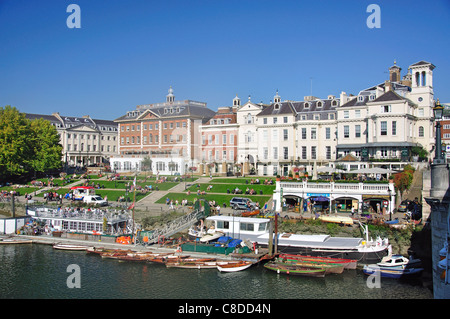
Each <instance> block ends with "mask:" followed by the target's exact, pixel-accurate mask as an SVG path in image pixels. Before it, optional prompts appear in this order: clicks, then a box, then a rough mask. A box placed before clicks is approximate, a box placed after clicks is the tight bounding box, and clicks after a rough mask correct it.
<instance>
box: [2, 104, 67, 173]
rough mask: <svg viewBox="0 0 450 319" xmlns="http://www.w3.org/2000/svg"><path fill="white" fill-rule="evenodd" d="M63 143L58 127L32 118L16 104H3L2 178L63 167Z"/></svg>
mask: <svg viewBox="0 0 450 319" xmlns="http://www.w3.org/2000/svg"><path fill="white" fill-rule="evenodd" d="M61 151H62V146H61V145H60V144H59V135H58V132H57V131H56V128H55V127H53V126H52V125H51V124H50V122H49V121H45V120H43V119H40V120H34V121H30V120H28V119H27V118H26V117H25V114H23V113H20V112H19V111H18V110H17V109H16V108H15V107H11V106H9V105H8V106H5V107H4V108H0V179H2V180H7V179H10V178H17V177H19V176H22V175H25V174H28V173H32V172H45V171H47V170H52V169H59V168H61V165H62V162H61V156H62V153H61Z"/></svg>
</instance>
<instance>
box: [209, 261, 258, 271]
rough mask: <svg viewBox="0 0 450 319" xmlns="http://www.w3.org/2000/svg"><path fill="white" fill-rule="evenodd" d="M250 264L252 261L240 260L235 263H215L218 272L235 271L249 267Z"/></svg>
mask: <svg viewBox="0 0 450 319" xmlns="http://www.w3.org/2000/svg"><path fill="white" fill-rule="evenodd" d="M251 265H253V263H251V262H249V261H244V260H242V261H239V262H236V263H228V264H217V270H219V271H220V272H237V271H241V270H245V269H247V268H249V267H251Z"/></svg>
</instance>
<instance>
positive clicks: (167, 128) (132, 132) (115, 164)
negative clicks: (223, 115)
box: [111, 88, 215, 175]
mask: <svg viewBox="0 0 450 319" xmlns="http://www.w3.org/2000/svg"><path fill="white" fill-rule="evenodd" d="M214 114H215V112H214V111H212V110H210V109H209V108H207V106H206V103H204V102H196V101H192V100H181V101H175V96H174V95H173V90H172V88H170V89H169V94H168V95H167V96H166V102H164V103H154V104H145V105H138V106H137V107H136V109H135V110H132V111H129V112H127V113H126V114H125V115H123V116H121V117H119V118H117V119H116V120H114V121H115V122H116V123H118V126H119V132H118V155H117V156H116V157H114V158H111V162H112V163H111V168H112V169H116V170H117V171H139V170H141V161H142V159H143V158H146V157H149V158H150V159H151V161H152V165H151V171H153V172H154V173H155V174H156V173H157V172H159V173H161V174H169V175H172V174H177V173H180V174H184V173H185V171H186V169H188V167H191V166H197V164H198V161H199V158H200V154H198V153H199V145H200V136H199V128H200V126H201V125H203V124H205V123H207V122H208V121H209V120H210V119H211V118H212V117H213V116H214Z"/></svg>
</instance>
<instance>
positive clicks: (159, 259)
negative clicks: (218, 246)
mask: <svg viewBox="0 0 450 319" xmlns="http://www.w3.org/2000/svg"><path fill="white" fill-rule="evenodd" d="M189 257H190V256H189V255H184V256H180V255H173V254H170V255H165V256H155V257H153V258H148V259H147V261H148V262H152V263H159V264H164V263H166V262H177V261H180V260H187V259H188V258H189ZM207 260H208V261H212V260H215V258H207Z"/></svg>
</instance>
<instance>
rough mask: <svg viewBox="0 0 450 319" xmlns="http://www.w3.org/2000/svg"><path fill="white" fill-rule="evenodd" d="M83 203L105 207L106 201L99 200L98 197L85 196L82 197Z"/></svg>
mask: <svg viewBox="0 0 450 319" xmlns="http://www.w3.org/2000/svg"><path fill="white" fill-rule="evenodd" d="M83 202H84V203H86V204H94V205H98V206H107V205H108V201H107V200H104V199H103V198H101V197H100V196H99V195H86V196H84V197H83Z"/></svg>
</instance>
